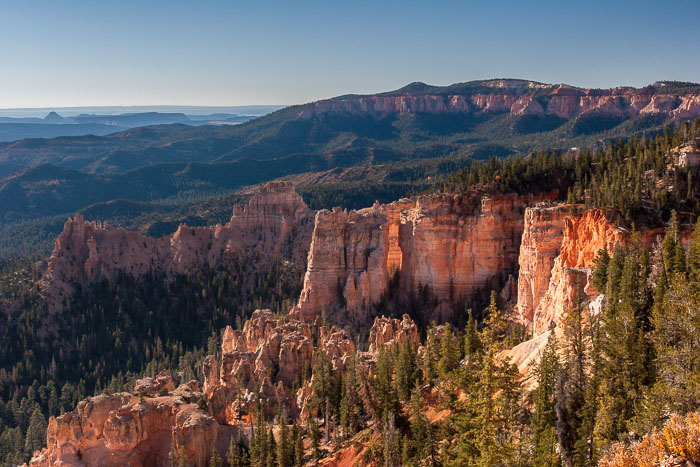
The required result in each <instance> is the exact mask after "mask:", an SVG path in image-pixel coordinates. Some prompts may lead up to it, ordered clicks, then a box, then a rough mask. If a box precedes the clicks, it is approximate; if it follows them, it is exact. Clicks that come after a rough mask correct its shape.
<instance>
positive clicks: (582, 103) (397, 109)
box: [299, 80, 700, 120]
mask: <svg viewBox="0 0 700 467" xmlns="http://www.w3.org/2000/svg"><path fill="white" fill-rule="evenodd" d="M482 111H496V112H509V113H510V114H511V115H556V116H557V117H560V118H564V119H567V120H568V119H572V118H575V117H578V116H581V115H586V114H591V115H604V116H614V117H626V118H629V117H633V116H636V115H640V114H661V115H665V116H668V117H671V118H674V119H689V118H694V117H698V116H700V93H698V92H691V93H686V94H671V93H666V92H665V90H664V89H663V84H659V85H654V86H648V87H646V88H643V89H634V88H626V87H621V88H614V89H581V88H575V87H572V86H568V85H565V84H561V85H547V84H541V83H534V82H528V81H518V80H493V81H485V82H482V83H481V87H479V86H477V87H475V88H474V89H473V90H471V91H464V92H463V93H462V92H456V93H449V92H447V93H445V94H442V93H435V94H432V93H430V92H405V93H398V94H384V95H373V96H347V97H339V98H335V99H327V100H322V101H318V102H314V103H312V104H309V105H306V106H303V108H302V110H300V112H299V116H300V117H302V118H310V117H312V116H314V115H319V114H325V113H350V114H365V115H366V114H369V115H374V116H386V115H390V114H397V113H432V114H440V113H473V112H482Z"/></svg>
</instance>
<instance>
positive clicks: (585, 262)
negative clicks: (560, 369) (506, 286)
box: [533, 209, 628, 335]
mask: <svg viewBox="0 0 700 467" xmlns="http://www.w3.org/2000/svg"><path fill="white" fill-rule="evenodd" d="M627 238H628V232H627V231H625V230H623V229H621V228H619V227H616V226H615V225H613V224H611V223H610V222H609V221H608V220H607V219H606V218H605V214H604V213H603V211H601V210H599V209H592V210H589V211H586V212H584V213H583V214H581V215H580V216H572V217H567V218H565V219H564V235H563V237H562V242H561V249H560V253H559V256H558V257H557V258H556V259H555V260H554V265H553V267H552V272H551V277H550V280H549V286H548V287H547V292H546V293H545V294H544V296H543V297H542V299H541V300H540V302H539V304H538V305H537V307H536V308H535V312H534V317H533V335H539V334H541V333H543V332H544V331H546V330H547V329H549V327H550V325H551V324H552V323H555V324H557V325H559V324H561V323H562V322H563V320H564V318H565V316H566V314H567V313H568V311H569V310H571V309H572V307H574V306H575V305H576V303H577V301H578V300H579V299H580V300H582V301H588V300H589V299H591V298H594V297H595V296H596V295H598V292H597V291H595V290H594V289H593V287H592V286H591V285H590V284H589V281H590V277H591V274H592V267H593V260H594V259H595V257H596V255H597V254H598V251H600V250H601V249H607V250H608V251H609V252H612V250H613V248H614V247H615V245H617V244H623V243H624V242H625V241H626V240H627Z"/></svg>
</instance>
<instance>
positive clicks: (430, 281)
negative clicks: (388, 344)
mask: <svg viewBox="0 0 700 467" xmlns="http://www.w3.org/2000/svg"><path fill="white" fill-rule="evenodd" d="M536 200H537V199H535V198H533V197H519V196H515V195H508V196H499V197H493V198H489V197H478V196H470V195H465V196H461V195H432V196H419V197H417V198H412V199H402V200H400V201H397V202H394V203H391V204H387V205H380V204H375V205H374V206H372V207H371V208H367V209H361V210H359V211H350V212H347V211H344V210H340V209H337V208H336V209H334V210H333V211H327V210H323V211H320V212H319V213H318V214H317V215H316V223H315V227H314V232H313V237H312V241H311V249H310V251H309V260H308V268H307V271H306V275H305V277H304V287H303V289H302V292H301V297H300V298H299V303H298V305H297V307H296V308H297V310H298V311H299V312H300V314H301V316H302V318H303V319H304V320H305V321H307V322H313V321H314V320H315V319H317V318H318V317H320V316H321V315H322V314H323V313H324V312H325V313H332V312H333V311H337V310H340V309H343V310H344V311H346V313H344V314H342V315H338V316H337V320H338V322H341V323H347V322H354V323H364V322H367V320H368V319H369V318H371V317H370V316H369V315H368V311H369V310H370V309H371V307H372V305H374V304H376V303H377V302H379V300H380V299H381V297H382V295H383V294H384V293H385V292H387V290H388V287H389V282H390V279H391V277H392V276H393V275H394V274H395V273H398V275H399V287H400V289H401V293H402V294H403V295H405V296H408V294H409V293H412V292H413V293H415V292H416V291H417V290H418V289H419V286H421V285H425V286H429V287H430V288H431V290H432V292H433V293H434V294H435V296H436V298H437V300H438V302H442V303H444V302H447V301H449V300H451V299H458V298H460V297H465V298H469V297H470V296H471V294H473V293H474V292H475V291H476V290H477V289H479V288H483V287H487V286H489V285H495V284H494V281H499V280H501V281H505V279H506V278H507V277H508V273H509V272H514V271H515V268H516V263H517V258H518V251H519V246H520V237H521V234H522V230H523V213H524V211H525V208H526V206H527V205H528V204H529V203H532V202H534V201H536Z"/></svg>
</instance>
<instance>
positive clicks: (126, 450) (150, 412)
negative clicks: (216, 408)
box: [29, 373, 219, 467]
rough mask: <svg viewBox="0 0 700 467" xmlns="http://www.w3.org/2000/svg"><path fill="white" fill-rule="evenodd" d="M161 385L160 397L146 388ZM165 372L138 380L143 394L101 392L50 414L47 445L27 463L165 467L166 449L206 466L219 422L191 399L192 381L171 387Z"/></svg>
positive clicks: (194, 390) (194, 388) (194, 389)
mask: <svg viewBox="0 0 700 467" xmlns="http://www.w3.org/2000/svg"><path fill="white" fill-rule="evenodd" d="M158 383H160V384H162V386H161V388H164V391H161V394H164V395H160V396H144V394H143V393H144V392H147V391H145V388H148V387H151V386H152V385H153V384H158ZM172 387H173V383H172V380H171V379H170V375H169V374H165V373H161V374H159V375H158V377H157V378H155V379H154V378H148V379H147V381H144V380H140V381H139V382H138V383H137V388H140V389H141V390H142V394H140V395H134V394H132V393H119V394H103V395H100V396H96V397H92V398H89V399H86V400H84V401H82V402H80V403H79V404H78V407H77V408H76V410H75V411H74V412H68V413H65V414H63V415H61V416H60V417H51V418H50V419H49V425H48V429H47V433H46V438H47V447H46V448H44V449H43V450H42V451H41V452H36V453H34V456H33V457H32V460H31V461H30V463H29V465H31V466H37V467H38V466H70V465H76V466H78V465H79V466H85V465H100V466H115V467H116V466H124V465H128V466H141V465H153V466H168V465H170V460H169V455H170V452H171V451H173V452H183V453H184V454H185V456H186V457H187V460H188V462H187V465H189V466H194V465H205V464H206V462H207V459H209V456H210V455H211V450H212V446H214V443H215V441H216V439H217V436H218V431H219V425H218V424H217V423H216V421H215V419H214V418H213V417H211V416H210V415H209V414H208V413H207V412H206V411H204V410H200V409H199V408H197V406H196V405H195V402H196V401H197V400H199V399H200V398H201V397H202V395H203V394H202V393H201V392H199V390H198V387H197V382H196V381H192V382H190V383H187V384H183V385H181V386H180V387H179V388H177V389H176V390H174V391H173V390H169V389H170V388H172Z"/></svg>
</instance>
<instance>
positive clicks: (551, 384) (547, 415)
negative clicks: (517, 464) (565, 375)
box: [531, 331, 560, 466]
mask: <svg viewBox="0 0 700 467" xmlns="http://www.w3.org/2000/svg"><path fill="white" fill-rule="evenodd" d="M559 371H560V370H559V357H558V356H557V339H556V336H555V335H554V332H553V331H552V333H551V334H550V335H549V338H548V339H547V345H546V346H545V348H544V350H543V352H542V357H541V360H540V364H539V366H538V367H537V370H536V372H535V374H536V376H537V381H538V385H537V389H536V390H535V392H534V394H533V399H534V404H535V412H534V414H533V417H532V422H531V431H532V438H533V440H532V463H533V465H535V466H552V465H558V464H559V455H558V453H557V449H556V444H557V440H556V430H555V427H556V412H555V409H554V407H555V399H554V395H555V386H556V379H557V375H558V374H559Z"/></svg>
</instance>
